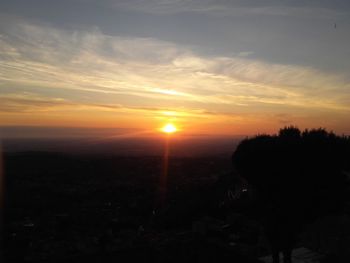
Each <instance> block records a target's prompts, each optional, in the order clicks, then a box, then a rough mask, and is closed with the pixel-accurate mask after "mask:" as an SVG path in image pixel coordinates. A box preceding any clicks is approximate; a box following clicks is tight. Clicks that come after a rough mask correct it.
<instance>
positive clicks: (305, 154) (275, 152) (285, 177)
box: [232, 126, 350, 263]
mask: <svg viewBox="0 0 350 263" xmlns="http://www.w3.org/2000/svg"><path fill="white" fill-rule="evenodd" d="M349 145H350V140H349V138H348V137H345V136H343V137H341V136H336V135H335V134H334V133H332V132H327V131H326V130H325V129H313V130H310V131H309V130H305V131H303V132H301V131H300V130H299V129H298V128H296V127H293V126H291V127H286V128H283V129H281V130H280V131H279V134H278V135H271V136H270V135H258V136H256V137H253V138H249V139H245V140H243V141H242V142H241V143H240V144H239V146H238V147H237V149H236V151H235V152H234V154H233V156H232V161H233V164H234V166H235V168H236V169H237V171H238V172H239V174H240V175H241V176H242V177H243V178H245V179H246V180H247V181H248V183H249V184H251V185H252V186H253V188H254V189H255V191H256V195H255V196H256V197H257V200H256V202H257V203H258V204H257V205H256V206H255V207H258V208H259V209H258V210H257V211H256V212H257V214H258V215H260V220H261V222H262V224H263V226H264V229H265V232H266V235H267V237H268V239H269V241H270V244H271V249H272V253H273V258H274V262H275V263H277V262H279V259H278V254H279V252H280V251H281V252H283V255H284V262H291V252H292V248H293V246H294V245H295V239H296V236H297V234H298V233H299V231H300V230H301V227H302V226H303V225H304V224H305V223H307V222H310V221H311V220H313V219H316V218H317V217H320V216H322V215H326V214H329V213H332V212H337V211H339V210H340V209H341V208H342V206H343V200H344V190H345V175H344V174H343V171H344V170H346V169H349V166H348V164H349V160H348V159H347V158H349V156H350V155H349V154H350V151H349V149H350V147H349Z"/></svg>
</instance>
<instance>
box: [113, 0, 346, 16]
mask: <svg viewBox="0 0 350 263" xmlns="http://www.w3.org/2000/svg"><path fill="white" fill-rule="evenodd" d="M107 3H108V4H109V5H112V6H114V7H115V8H117V9H126V10H133V11H138V12H144V13H151V14H156V15H169V14H177V13H197V14H206V15H214V16H247V15H252V16H257V15H263V16H291V17H305V18H308V17H310V16H312V17H313V18H323V19H334V18H335V17H339V16H341V15H345V14H347V12H345V11H344V10H341V9H340V8H337V9H336V8H334V7H336V6H337V5H333V6H330V5H327V4H325V3H318V5H317V6H315V5H313V4H312V3H306V2H302V3H300V2H299V3H298V2H297V1H294V2H293V1H289V2H288V1H284V2H283V3H281V1H217V0H215V1H214V0H174V1H169V0H150V1H143V0H128V1H120V0H118V1H113V0H110V1H107Z"/></svg>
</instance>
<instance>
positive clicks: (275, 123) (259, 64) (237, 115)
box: [0, 0, 350, 136]
mask: <svg viewBox="0 0 350 263" xmlns="http://www.w3.org/2000/svg"><path fill="white" fill-rule="evenodd" d="M167 123H173V124H174V125H176V126H177V127H178V129H179V130H180V131H179V134H180V133H188V134H192V135H196V134H197V135H201V134H207V135H250V134H257V133H265V132H268V133H271V132H276V130H278V129H279V128H280V127H283V126H286V125H297V126H299V127H300V128H313V127H325V128H327V129H329V130H333V131H335V132H337V133H340V134H342V133H345V134H350V1H347V0H343V1H337V0H329V1H326V0H324V1H322V0H319V1H297V0H294V1H289V0H285V1H281V0H269V1H264V0H237V1H235V0H232V1H229V0H221V1H218V0H215V1H214V0H212V1H211V0H173V1H171V0H150V1H146V0H69V1H68V0H60V1H48V0H30V1H28V0H22V1H20V0H2V1H1V4H0V126H3V127H4V126H6V127H7V129H11V127H18V126H20V127H21V129H20V130H21V132H22V133H23V136H26V134H27V133H30V131H32V129H33V126H35V127H39V128H40V127H45V129H47V128H50V130H51V131H52V129H57V131H61V130H62V129H65V128H67V127H70V128H75V129H77V128H79V129H81V128H86V129H87V130H91V131H93V130H94V129H96V128H101V129H102V128H103V129H108V130H109V131H115V132H116V133H118V132H120V131H124V133H125V132H126V131H127V132H126V133H130V134H135V135H137V134H148V133H152V132H156V131H158V130H159V129H160V128H161V127H162V126H164V125H165V124H167ZM45 129H44V130H45ZM112 133H113V132H112ZM122 133H123V132H122Z"/></svg>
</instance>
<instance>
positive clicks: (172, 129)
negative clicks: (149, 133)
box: [161, 123, 177, 133]
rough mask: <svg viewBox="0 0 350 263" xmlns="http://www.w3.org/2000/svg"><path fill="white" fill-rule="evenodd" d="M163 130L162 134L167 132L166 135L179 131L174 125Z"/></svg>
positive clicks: (168, 125) (169, 124)
mask: <svg viewBox="0 0 350 263" xmlns="http://www.w3.org/2000/svg"><path fill="white" fill-rule="evenodd" d="M161 130H162V132H165V133H174V132H176V131H177V128H176V127H175V125H174V124H171V123H168V124H167V125H165V126H164V127H163V128H162V129H161Z"/></svg>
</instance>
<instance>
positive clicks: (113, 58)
mask: <svg viewBox="0 0 350 263" xmlns="http://www.w3.org/2000/svg"><path fill="white" fill-rule="evenodd" d="M180 2H181V1H180ZM180 2H179V3H180ZM164 3H165V4H166V3H167V2H164ZM2 19H4V18H2ZM7 19H8V18H7ZM6 24H7V25H8V26H7V27H4V26H3V27H1V28H0V30H1V31H0V34H1V35H0V67H1V71H0V90H1V89H2V88H5V87H17V88H18V89H19V90H22V91H23V92H27V93H25V96H24V97H20V96H23V93H13V92H12V93H11V92H8V93H6V94H5V95H6V96H5V95H3V96H1V97H0V101H1V110H2V111H8V112H9V111H11V112H16V111H17V112H26V111H29V110H30V111H31V112H33V111H37V112H40V111H48V110H54V109H58V108H61V109H62V108H72V107H75V108H76V109H80V110H84V109H86V108H90V109H91V107H95V108H96V109H98V110H101V111H106V110H117V111H121V110H128V111H133V112H135V111H137V110H141V109H143V110H144V109H147V108H150V107H151V106H152V107H154V106H155V107H156V108H158V109H159V110H157V112H161V111H162V110H161V109H163V111H174V112H181V109H183V111H182V112H189V113H190V114H192V115H191V116H200V115H204V116H208V115H209V114H207V115H205V112H215V114H222V115H223V116H224V115H227V113H230V114H232V116H237V115H239V114H247V113H249V114H253V113H259V114H263V113H264V112H274V111H280V110H281V109H284V110H286V111H292V110H293V109H294V110H295V109H302V110H304V111H305V114H307V112H308V111H315V110H329V111H344V110H345V111H349V109H350V107H349V106H348V105H349V103H348V102H349V101H350V95H349V93H348V89H349V88H350V85H349V82H348V81H347V78H346V76H341V75H336V74H334V73H328V72H323V71H319V70H316V69H313V68H310V67H303V66H298V65H282V64H271V63H267V62H264V61H259V60H253V59H250V58H249V56H248V55H249V54H250V53H244V54H237V55H236V56H232V57H214V56H211V57H209V56H201V55H198V54H196V53H195V52H194V51H193V50H192V49H191V48H189V47H185V46H180V45H178V44H176V43H171V42H167V41H161V40H158V39H152V38H138V37H120V36H111V35H106V34H103V33H102V32H101V31H100V30H98V29H97V28H94V29H92V30H90V31H68V30H60V29H57V28H52V27H50V26H47V25H46V26H45V25H38V24H30V23H24V22H23V21H18V20H14V19H12V20H10V21H9V20H8V21H7V23H6ZM247 56H248V57H247ZM34 89H35V90H36V92H37V95H38V97H35V96H34V95H33V94H31V95H30V92H32V91H33V90H34ZM73 93H74V96H73ZM28 94H29V95H28ZM42 98H44V99H42ZM29 99H30V100H29ZM164 109H165V110H164ZM197 109H200V111H199V113H198V112H196V110H197ZM160 116H161V115H160Z"/></svg>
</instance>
